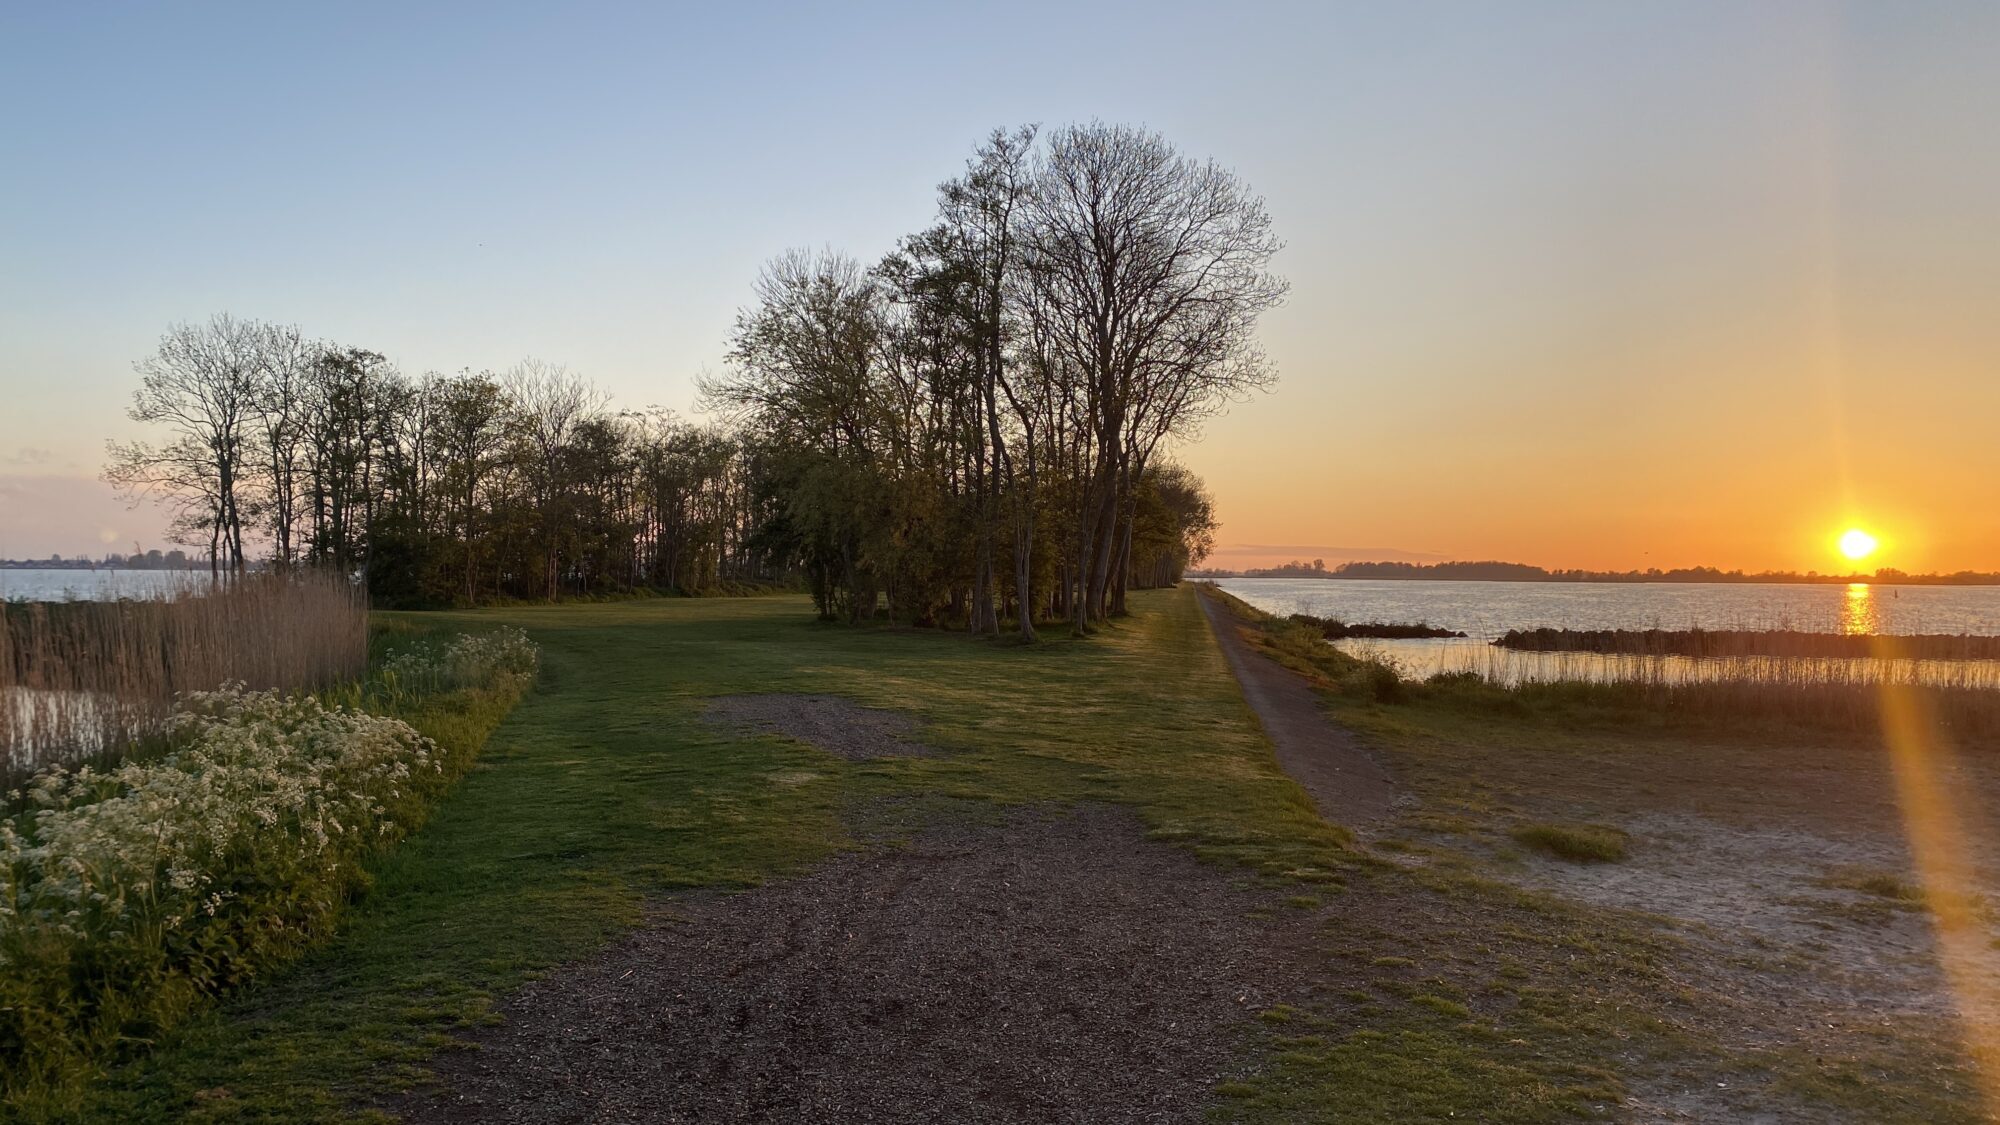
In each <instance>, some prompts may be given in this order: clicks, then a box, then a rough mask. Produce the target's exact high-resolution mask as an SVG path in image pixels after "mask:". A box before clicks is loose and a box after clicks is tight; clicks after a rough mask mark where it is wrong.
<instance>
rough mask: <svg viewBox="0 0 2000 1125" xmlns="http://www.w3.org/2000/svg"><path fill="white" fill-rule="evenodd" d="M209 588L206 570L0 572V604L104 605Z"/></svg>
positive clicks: (30, 570)
mask: <svg viewBox="0 0 2000 1125" xmlns="http://www.w3.org/2000/svg"><path fill="white" fill-rule="evenodd" d="M207 584H208V572H207V571H206V570H60V569H54V570H49V569H43V570H36V569H32V568H26V569H21V570H14V569H10V568H0V601H31V602H61V601H82V602H105V601H113V600H115V599H118V598H150V597H156V596H158V595H160V594H168V593H173V592H174V591H177V590H185V589H191V588H193V589H199V588H200V587H202V586H206V585H207Z"/></svg>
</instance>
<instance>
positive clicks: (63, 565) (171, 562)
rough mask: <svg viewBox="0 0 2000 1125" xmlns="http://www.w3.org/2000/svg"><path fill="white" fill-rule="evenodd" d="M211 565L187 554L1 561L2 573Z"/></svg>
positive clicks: (196, 567)
mask: <svg viewBox="0 0 2000 1125" xmlns="http://www.w3.org/2000/svg"><path fill="white" fill-rule="evenodd" d="M207 566H208V561H207V560H206V559H197V558H191V557H189V555H188V553H187V552H186V551H178V550H177V551H167V552H165V553H164V554H163V553H161V552H160V551H158V550H152V551H134V552H133V553H131V554H129V555H121V554H118V553H116V552H113V553H111V554H107V555H105V556H103V557H101V558H95V559H89V558H83V557H81V556H79V557H77V558H73V559H66V558H63V557H62V556H61V555H51V556H49V557H48V558H46V559H0V570H197V569H201V568H205V567H207Z"/></svg>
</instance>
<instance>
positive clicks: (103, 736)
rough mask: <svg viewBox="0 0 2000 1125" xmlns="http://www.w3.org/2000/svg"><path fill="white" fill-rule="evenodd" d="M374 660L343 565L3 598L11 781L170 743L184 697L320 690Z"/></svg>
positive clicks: (2, 752) (2, 747)
mask: <svg viewBox="0 0 2000 1125" xmlns="http://www.w3.org/2000/svg"><path fill="white" fill-rule="evenodd" d="M367 661H368V610H367V605H366V603H365V601H364V600H363V598H362V597H361V595H360V592H359V591H358V590H357V589H356V588H355V587H354V585H353V584H352V583H350V582H348V581H347V580H345V579H344V578H341V577H339V576H336V575H330V574H323V573H307V574H299V575H294V576H291V577H276V576H250V577H245V578H241V579H237V580H235V581H232V582H228V583H226V584H223V585H220V586H217V587H214V588H209V587H208V586H207V585H206V584H203V585H201V586H190V587H189V588H188V589H187V590H185V591H182V592H181V593H179V594H178V595H176V596H171V597H165V598H158V599H148V600H137V601H116V602H53V603H50V602H17V603H0V783H4V785H6V786H9V787H11V786H15V785H19V784H21V783H22V782H23V781H24V780H25V779H26V778H27V776H28V775H29V774H31V773H33V772H34V771H35V770H36V769H38V768H40V767H42V766H45V765H49V764H52V763H71V764H75V763H80V762H85V761H96V762H98V763H99V764H105V763H108V762H111V761H115V760H118V759H120V758H124V757H126V756H128V755H129V753H130V750H131V747H132V746H133V745H134V744H146V743H150V742H156V741H158V740H159V739H160V738H161V737H162V736H163V735H164V734H165V733H166V731H167V728H168V726H169V725H170V724H171V723H172V721H173V719H172V716H173V713H174V700H175V697H176V696H177V695H179V694H180V693H182V692H189V691H212V690H214V689H215V688H216V687H217V686H218V685H221V684H223V683H238V684H242V685H244V686H245V687H247V688H249V689H251V690H255V691H261V690H270V689H275V690H282V691H318V690H320V689H323V688H328V687H331V686H333V685H335V684H339V683H345V682H351V681H355V680H358V679H360V678H361V676H362V674H363V672H364V671H365V669H366V667H367Z"/></svg>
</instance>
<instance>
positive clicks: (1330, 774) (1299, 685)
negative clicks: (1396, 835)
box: [1199, 593, 1396, 828]
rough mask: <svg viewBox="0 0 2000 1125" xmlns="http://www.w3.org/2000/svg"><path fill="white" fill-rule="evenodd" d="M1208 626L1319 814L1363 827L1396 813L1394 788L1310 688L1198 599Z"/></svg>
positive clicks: (1221, 611) (1208, 601)
mask: <svg viewBox="0 0 2000 1125" xmlns="http://www.w3.org/2000/svg"><path fill="white" fill-rule="evenodd" d="M1199 598H1200V601H1201V609H1202V612H1203V613H1205V614H1207V615H1208V624H1209V627H1210V628H1212V629H1213V630H1214V631H1215V639H1216V641H1217V643H1219V644H1220V645H1221V646H1222V651H1223V654H1224V655H1226V656H1227V657H1228V658H1229V666H1230V668H1231V669H1233V670H1234V671H1235V673H1236V680H1237V682H1238V683H1240V684H1242V685H1243V698H1244V699H1246V700H1248V701H1249V703H1250V707H1251V709H1252V710H1254V711H1255V712H1257V721H1258V722H1260V723H1262V724H1263V726H1264V733H1265V734H1266V735H1268V736H1269V737H1270V739H1271V743H1272V745H1273V746H1275V747H1276V748H1277V751H1278V764H1279V765H1280V766H1282V767H1284V770H1285V772H1286V773H1288V774H1290V775H1291V777H1292V780H1294V781H1296V782H1298V783H1299V784H1300V785H1303V786H1305V788H1306V792H1308V793H1311V794H1312V798H1313V803H1314V804H1315V805H1317V806H1318V807H1319V814H1320V815H1321V816H1323V817H1325V818H1326V819H1327V820H1330V821H1332V822H1333V823H1335V824H1343V825H1346V826H1348V827H1350V828H1365V827H1368V826H1369V825H1371V824H1374V823H1377V822H1379V821H1382V820H1385V819H1387V818H1388V817H1389V815H1390V814H1391V812H1392V811H1393V810H1394V805H1395V799H1396V785H1395V782H1394V781H1393V780H1392V779H1391V778H1390V776H1389V771H1388V770H1386V769H1384V768H1383V766H1382V765H1381V763H1379V762H1377V761H1376V760H1375V759H1374V757H1373V756H1372V755H1370V754H1369V753H1368V750H1367V748H1366V747H1364V746H1362V745H1361V740H1360V739H1358V738H1356V737H1355V736H1354V735H1353V734H1351V733H1349V732H1347V731H1345V730H1342V729H1341V728H1340V727H1339V726H1336V725H1335V724H1334V723H1333V721H1332V720H1330V719H1328V718H1327V717H1326V713H1325V712H1324V711H1322V710H1321V709H1320V704H1319V697H1318V696H1316V695H1314V694H1313V689H1312V686H1311V685H1309V684H1307V683H1306V682H1305V680H1303V679H1302V678H1300V677H1299V676H1298V675H1296V674H1294V673H1293V672H1292V671H1291V670H1290V669H1287V668H1285V667H1283V666H1282V665H1279V664H1278V663H1277V662H1275V661H1273V660H1271V659H1270V658H1269V657H1267V656H1265V655H1263V654H1262V653H1260V652H1257V651H1256V650H1254V649H1252V648H1251V647H1250V644H1249V642H1247V641H1245V640H1244V639H1243V637H1242V636H1241V635H1240V634H1239V633H1238V632H1237V631H1236V625H1235V623H1234V622H1233V621H1231V620H1230V616H1229V612H1228V611H1227V610H1225V609H1222V608H1221V607H1219V606H1217V605H1216V604H1215V602H1214V600H1213V599H1211V598H1210V597H1209V596H1208V595H1207V594H1205V593H1204V594H1201V595H1200V596H1199Z"/></svg>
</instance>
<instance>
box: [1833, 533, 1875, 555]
mask: <svg viewBox="0 0 2000 1125" xmlns="http://www.w3.org/2000/svg"><path fill="white" fill-rule="evenodd" d="M1876 546H1877V542H1876V539H1875V537H1874V536H1873V535H1870V534H1868V533H1867V532H1865V531H1863V530H1861V529H1860V528H1858V527H1850V528H1848V529H1847V530H1846V531H1845V532H1843V533H1842V534H1841V536H1840V553H1841V554H1843V555H1845V556H1847V557H1848V558H1850V559H1852V560H1854V561H1855V562H1860V561H1861V560H1862V559H1865V558H1867V557H1868V556H1869V555H1872V554H1874V553H1875V548H1876Z"/></svg>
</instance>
